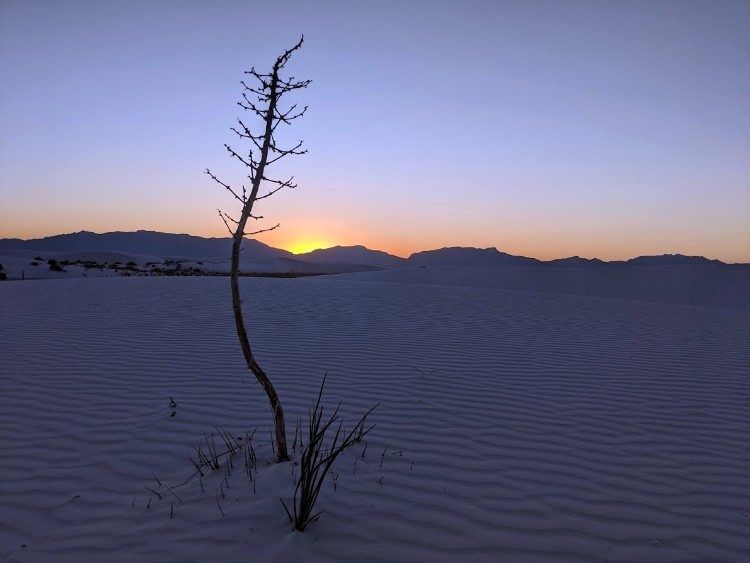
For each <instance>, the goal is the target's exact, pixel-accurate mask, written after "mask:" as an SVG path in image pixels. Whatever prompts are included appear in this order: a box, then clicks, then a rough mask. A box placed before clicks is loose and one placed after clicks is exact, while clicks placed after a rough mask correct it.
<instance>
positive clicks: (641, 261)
mask: <svg viewBox="0 0 750 563" xmlns="http://www.w3.org/2000/svg"><path fill="white" fill-rule="evenodd" d="M624 263H625V264H629V265H631V266H681V265H683V264H724V262H722V261H721V260H711V259H709V258H705V257H703V256H684V255H682V254H662V255H660V256H638V257H637V258H631V259H630V260H627V261H625V262H624ZM610 264H612V262H610Z"/></svg>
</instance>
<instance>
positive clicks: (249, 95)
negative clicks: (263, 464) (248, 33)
mask: <svg viewBox="0 0 750 563" xmlns="http://www.w3.org/2000/svg"><path fill="white" fill-rule="evenodd" d="M303 41H304V37H302V38H301V39H300V40H299V42H298V43H297V44H296V45H295V46H294V47H292V48H291V49H287V50H286V51H284V52H283V53H282V54H281V55H279V57H278V58H277V59H276V62H274V64H273V67H272V68H271V72H269V73H261V72H258V71H256V70H255V68H252V69H250V70H249V71H246V72H245V74H247V75H248V76H249V79H248V82H250V84H248V83H247V82H246V81H244V80H243V81H241V84H242V87H243V92H242V100H240V101H239V102H237V105H239V106H240V107H241V108H242V109H243V110H245V111H246V112H248V113H249V114H250V116H251V117H252V118H254V119H255V120H256V121H259V122H260V124H259V129H255V130H259V133H258V134H255V133H253V129H251V128H250V126H249V123H248V124H246V123H245V121H243V120H242V119H237V123H238V127H232V128H231V130H232V131H233V132H234V133H235V134H236V135H237V136H238V137H239V141H240V142H241V143H247V144H248V145H249V148H248V150H247V152H243V151H239V150H237V151H236V150H235V149H233V148H232V147H231V146H229V145H224V147H225V148H226V150H227V152H228V153H229V155H230V157H231V158H234V159H237V160H238V161H239V162H241V163H242V164H243V165H244V166H245V167H246V169H247V171H248V175H247V179H248V180H249V191H248V189H247V188H246V186H245V185H242V186H241V189H236V188H235V187H232V186H231V185H229V184H227V183H225V182H223V181H222V180H220V179H219V178H217V177H216V176H215V175H214V174H213V173H212V172H211V170H209V169H206V174H208V175H209V176H210V177H211V178H212V179H213V180H214V181H215V182H216V183H217V184H219V185H220V186H221V187H222V188H224V189H226V190H227V191H228V192H229V193H231V194H232V196H234V198H235V199H236V200H237V201H239V202H240V203H241V204H242V212H241V213H240V215H239V217H238V218H237V219H235V218H233V217H232V216H230V215H229V214H227V213H224V212H223V211H221V210H218V211H219V216H220V217H221V219H222V221H224V224H225V225H226V227H227V230H229V234H230V235H231V236H232V269H231V274H230V278H229V279H230V285H231V290H232V308H233V309H234V322H235V326H236V329H237V337H238V338H239V340H240V347H241V348H242V353H243V354H244V356H245V362H246V363H247V367H248V369H249V370H250V371H251V372H253V374H254V375H255V377H256V378H257V379H258V382H259V383H260V384H261V385H262V386H263V389H264V391H265V392H266V395H268V400H269V402H270V404H271V412H272V413H273V420H274V426H275V430H276V432H275V434H276V455H277V457H278V459H279V461H286V460H288V459H289V454H288V453H287V445H286V427H285V423H284V410H283V408H282V407H281V401H280V400H279V395H278V393H277V392H276V389H275V388H274V386H273V384H272V383H271V380H270V379H268V376H267V375H266V372H265V371H264V370H263V368H261V367H260V365H259V364H258V362H257V361H256V359H255V355H254V354H253V350H252V347H251V346H250V340H249V338H248V336H247V330H246V328H245V320H244V317H243V314H242V299H241V298H240V287H239V283H238V278H239V273H240V252H241V250H242V241H243V239H244V237H245V236H248V235H250V236H252V235H257V234H259V233H263V232H266V231H272V230H274V229H276V228H278V226H279V224H278V223H277V224H276V225H274V226H272V227H266V228H258V229H255V230H252V229H251V230H250V231H249V232H248V231H246V230H245V228H246V226H247V223H248V221H249V220H255V221H257V220H260V219H262V218H263V217H262V216H260V215H255V214H253V208H254V206H255V203H256V202H257V201H259V200H261V199H265V198H267V197H270V196H272V195H274V194H275V193H277V192H278V191H279V190H282V189H284V188H296V187H297V186H296V184H295V183H294V181H293V180H294V176H292V177H291V178H289V179H288V180H284V179H275V178H272V177H270V176H269V175H268V167H269V166H270V165H272V164H273V163H275V162H278V161H279V160H281V159H282V158H284V157H286V156H291V155H301V154H305V153H306V152H307V151H306V150H303V149H302V141H299V142H298V143H297V144H296V145H294V146H293V147H291V148H281V147H280V146H279V145H278V144H277V142H276V130H277V128H278V127H279V126H280V125H282V124H284V125H290V124H291V123H292V121H294V120H295V119H298V118H300V117H302V116H303V115H304V114H305V112H306V111H307V106H305V107H304V108H303V109H301V110H298V109H297V104H293V105H292V106H287V107H284V108H282V107H281V105H280V102H281V99H282V97H284V96H285V95H286V94H289V93H291V92H294V91H295V90H300V89H303V88H307V86H308V85H309V84H310V80H297V79H295V78H294V77H293V76H291V77H289V78H283V77H282V76H281V71H282V70H283V69H284V67H285V66H286V64H287V63H288V62H289V59H290V58H291V57H292V55H293V54H294V52H295V51H297V50H298V49H299V48H300V47H302V42H303ZM261 186H263V187H264V189H265V192H264V193H262V194H261V193H259V192H260V189H261Z"/></svg>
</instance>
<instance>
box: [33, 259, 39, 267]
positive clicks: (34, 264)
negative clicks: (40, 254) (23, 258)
mask: <svg viewBox="0 0 750 563" xmlns="http://www.w3.org/2000/svg"><path fill="white" fill-rule="evenodd" d="M31 265H32V266H38V265H39V262H37V261H36V260H34V261H32V262H31Z"/></svg>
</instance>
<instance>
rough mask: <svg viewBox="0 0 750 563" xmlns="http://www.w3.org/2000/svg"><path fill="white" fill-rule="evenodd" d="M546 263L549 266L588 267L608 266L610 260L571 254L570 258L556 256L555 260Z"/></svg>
mask: <svg viewBox="0 0 750 563" xmlns="http://www.w3.org/2000/svg"><path fill="white" fill-rule="evenodd" d="M544 264H546V265H548V266H573V267H588V266H606V265H607V264H610V262H605V261H604V260H600V259H599V258H581V257H580V256H571V257H569V258H555V259H554V260H547V261H545V262H544Z"/></svg>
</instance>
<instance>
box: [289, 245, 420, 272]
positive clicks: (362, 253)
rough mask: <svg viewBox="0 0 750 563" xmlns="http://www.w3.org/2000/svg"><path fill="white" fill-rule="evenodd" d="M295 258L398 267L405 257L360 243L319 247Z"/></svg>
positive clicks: (311, 261) (316, 261) (296, 255)
mask: <svg viewBox="0 0 750 563" xmlns="http://www.w3.org/2000/svg"><path fill="white" fill-rule="evenodd" d="M294 257H295V258H296V259H297V260H303V261H305V262H310V263H313V264H319V263H347V264H363V265H367V266H379V267H381V268H399V267H401V266H404V265H406V263H407V261H406V259H405V258H400V257H398V256H394V255H392V254H388V253H387V252H383V251H382V250H370V249H369V248H367V247H364V246H362V245H356V246H334V247H331V248H319V249H317V250H313V251H311V252H305V253H303V254H295V255H294Z"/></svg>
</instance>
